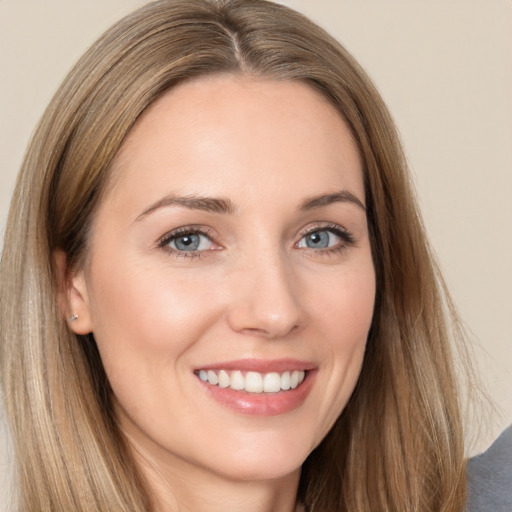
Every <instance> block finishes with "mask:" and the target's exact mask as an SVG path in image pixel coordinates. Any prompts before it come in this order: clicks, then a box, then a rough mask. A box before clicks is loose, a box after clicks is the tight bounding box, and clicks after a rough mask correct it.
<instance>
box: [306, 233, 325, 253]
mask: <svg viewBox="0 0 512 512" xmlns="http://www.w3.org/2000/svg"><path fill="white" fill-rule="evenodd" d="M306 245H307V246H308V247H317V248H318V247H320V248H322V249H324V248H326V247H328V246H329V234H328V233H327V232H326V231H318V232H316V233H311V234H310V235H309V236H308V238H307V241H306Z"/></svg>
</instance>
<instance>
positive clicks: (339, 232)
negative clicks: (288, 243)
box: [158, 223, 356, 258]
mask: <svg viewBox="0 0 512 512" xmlns="http://www.w3.org/2000/svg"><path fill="white" fill-rule="evenodd" d="M211 231H212V230H211V229H209V228H203V227H201V226H183V227H181V228H178V229H175V230H173V231H171V232H170V233H167V234H165V235H164V236H163V237H162V238H160V240H159V241H158V248H160V249H164V250H165V251H166V252H167V253H168V254H169V255H171V256H174V257H176V258H201V257H204V256H206V255H207V254H208V253H209V252H211V251H214V250H215V249H210V250H198V251H180V250H176V249H172V248H171V247H168V244H170V243H171V242H172V241H173V240H176V239H177V238H180V237H183V236H187V235H203V236H205V237H207V238H208V239H209V240H211V242H212V243H213V244H215V240H213V239H212V237H211ZM321 231H328V232H330V233H332V234H334V235H336V236H337V237H339V238H340V239H341V240H342V243H340V244H337V245H336V246H334V247H327V248H324V249H314V248H301V249H303V250H306V251H308V252H310V253H312V254H314V255H318V256H321V255H326V254H337V253H341V252H343V251H344V250H346V249H347V248H348V247H351V246H353V245H355V243H356V239H355V238H354V236H353V234H352V233H351V232H350V231H348V230H347V229H345V228H343V227H341V226H339V225H338V224H332V223H327V224H318V225H315V226H312V227H310V228H308V229H307V230H305V231H303V232H301V233H300V238H299V242H300V240H302V239H303V238H304V237H306V236H308V235H312V234H313V233H317V232H321ZM299 242H296V243H295V244H294V247H297V245H298V243H299Z"/></svg>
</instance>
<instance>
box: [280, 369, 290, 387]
mask: <svg viewBox="0 0 512 512" xmlns="http://www.w3.org/2000/svg"><path fill="white" fill-rule="evenodd" d="M290 379H291V375H290V372H284V373H283V375H281V389H284V390H287V389H290V386H291V384H290Z"/></svg>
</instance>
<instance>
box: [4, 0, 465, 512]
mask: <svg viewBox="0 0 512 512" xmlns="http://www.w3.org/2000/svg"><path fill="white" fill-rule="evenodd" d="M206 74H248V75H255V76H261V77H266V78H268V79H274V80H298V81H301V82H304V83H307V84H309V85H310V86H311V87H313V88H314V89H316V90H318V91H320V92H321V93H322V94H323V95H325V96H326V97H327V98H328V99H329V100H330V101H331V102H332V104H333V105H334V106H335V107H336V108H337V109H338V111H339V112H340V114H341V115H342V116H343V117H344V118H345V120H346V121H347V123H348V125H349V126H350V128H351V130H352V133H353V136H354V138H355V140H356V142H357V145H358V147H359V151H360V153H361V155H362V159H363V162H364V180H365V187H366V204H367V212H368V225H369V229H370V234H371V243H372V251H373V259H374V264H375V270H376V275H377V300H376V306H375V312H374V318H373V324H372V327H371V331H370V335H369V339H368V346H367V352H366V355H365V360H364V364H363V369H362V372H361V376H360V379H359V382H358V384H357V387H356V389H355V391H354V393H353V396H352V397H351V399H350V401H349V403H348V405H347V407H346V409H345V410H344V412H343V413H342V415H341V416H340V418H339V419H338V421H337V423H336V424H335V426H334V427H333V429H332V430H331V432H330V433H329V434H328V435H327V437H326V439H325V440H324V441H323V442H322V443H321V445H320V446H319V447H318V448H317V449H316V450H315V451H314V452H313V453H312V454H311V455H310V456H309V458H308V459H307V460H306V461H305V463H304V466H303V471H302V476H301V481H300V488H299V499H300V500H301V501H302V503H303V504H304V505H305V507H306V510H307V511H309V512H335V511H336V512H339V511H351V512H355V511H360V512H368V511H370V510H371V511H379V510H382V511H384V510H386V511H395V510H407V511H425V512H426V511H441V510H443V511H444V510H446V511H448V510H449V511H451V512H456V511H461V510H463V507H464V498H465V465H464V455H463V441H462V428H461V420H460V415H459V404H458V394H457V391H456V380H455V377H454V371H453V367H452V362H451V361H452V356H451V351H450V346H451V343H450V341H451V338H453V334H455V335H458V323H457V318H456V316H455V314H454V312H453V311H454V310H453V307H452V305H451V302H450V299H449V296H448V294H447V293H446V290H445V288H444V285H443V282H442V279H441V278H440V275H439V272H438V269H437V267H436V265H435V263H434V259H433V257H432V253H431V250H430V248H429V246H428V243H427V240H426V236H425V233H424V229H423V226H422V223H421V218H420V215H419V212H418V208H417V206H416V201H415V199H414V195H413V192H412V187H411V185H410V183H409V177H408V172H407V166H406V163H405V159H404V156H403V153H402V149H401V147H400V143H399V140H398V137H397V133H396V129H395V127H394V124H393V122H392V120H391V118H390V116H389V114H388V111H387V109H386V107H385V105H384V103H383V102H382V100H381V98H380V96H379V94H378V93H377V91H376V90H375V88H374V86H373V85H372V83H371V81H370V80H369V78H368V77H367V76H366V74H365V73H364V71H363V70H362V69H361V68H360V67H359V65H358V64H357V63H356V62H355V60H354V59H353V58H352V57H351V55H350V54H349V53H348V52H347V51H346V50H345V49H344V48H343V47H342V46H341V45H340V44H339V43H337V42H336V41H335V40H333V39H332V38H331V37H330V36H329V35H328V34H326V33H325V32H324V31H323V30H322V29H320V28H319V27H317V26H316V25H315V24H313V23H312V22H311V21H309V20H308V19H306V18H305V17H303V16H302V15H300V14H298V13H296V12H294V11H292V10H290V9H288V8H286V7H283V6H281V5H277V4H274V3H271V2H267V1H265V0H233V1H218V2H215V1H213V0H212V1H209V0H176V1H174V0H161V1H157V2H154V3H151V4H148V5H147V6H145V7H143V8H142V9H139V10H138V11H136V12H135V13H133V14H132V15H130V16H128V17H126V18H125V19H123V20H121V21H120V22H119V23H117V24H116V25H114V26H113V27H112V28H111V29H110V30H108V31H107V32H106V33H105V34H104V35H103V36H102V37H101V38H100V39H99V41H98V42H96V43H95V44H94V45H93V46H92V47H91V48H90V50H89V51H87V53H86V54H85V55H84V56H83V57H82V58H81V59H80V61H79V62H78V64H77V65H76V66H75V68H74V69H73V70H72V71H71V73H70V74H69V76H68V77H67V78H66V80H65V81H64V83H63V85H62V86H61V88H60V89H59V90H58V92H57V93H56V95H55V97H54V98H53V100H52V102H51V103H50V105H49V107H48V109H47V110H46V112H45V114H44V116H43V118H42V120H41V122H40V124H39V127H38V129H37V132H36V133H35V135H34V138H33V140H32V142H31V145H30V147H29V149H28V152H27V154H26V157H25V161H24V163H23V167H22V170H21V173H20V175H19V178H18V182H17V187H16V191H15V194H14V198H13V201H12V206H11V210H10V214H9V220H8V225H7V230H6V234H5V243H4V252H3V256H2V262H1V274H0V287H1V288H0V297H1V299H0V300H1V313H0V314H1V316H0V322H1V329H2V333H1V352H0V354H1V365H2V386H3V397H4V401H5V406H6V411H7V416H8V418H9V422H10V425H11V430H12V434H13V438H14V443H15V450H16V456H17V462H18V465H17V467H18V475H17V476H18V484H19V510H23V511H24V512H32V511H33V512H40V511H41V510H52V511H54V512H58V511H62V512H64V511H66V512H68V511H69V510H80V511H93V510H95V511H96V510H97V511H100V510H101V511H104V510H111V511H116V510H119V511H127V510H130V511H139V512H141V511H150V510H151V509H152V506H151V499H150V497H149V493H148V491H147V485H146V483H145V482H144V480H143V478H142V476H141V474H140V472H139V471H138V469H137V467H136V465H135V463H134V461H133V459H132V457H131V454H130V451H129V449H128V448H127V445H126V442H125V440H124V439H123V436H122V435H121V433H120V432H119V430H118V428H117V426H116V421H115V418H114V417H113V413H112V408H111V407H110V389H109V385H108V381H107V378H106V375H105V373H104V371H103V368H102V365H101V361H100V359H99V356H98V353H97V351H96V349H95V345H94V339H93V337H92V336H75V335H74V334H73V333H72V332H71V331H70V330H69V329H68V328H67V326H66V322H65V319H63V317H62V314H61V312H60V311H59V308H58V307H57V278H56V271H55V266H54V263H53V254H54V251H55V250H56V249H61V250H63V251H64V252H65V253H66V255H67V260H68V263H69V265H70V266H71V267H77V266H79V265H80V264H81V263H82V262H83V259H84V256H85V255H86V254H87V243H88V231H89V229H90V226H91V220H92V218H93V216H94V213H95V211H96V209H97V206H98V204H99V202H100V201H101V199H102V193H103V191H104V189H105V183H106V182H107V180H108V178H109V167H110V163H111V162H112V159H113V158H114V156H115V155H116V153H117V151H118V149H119V147H120V146H121V144H122V142H123V140H124V139H125V137H126V135H127V133H128V132H129V130H130V128H131V127H132V126H133V124H134V123H135V122H136V120H137V118H138V117H139V116H140V115H141V113H142V112H143V111H144V110H145V109H146V108H147V107H148V106H149V105H151V104H152V103H153V102H154V101H155V100H156V99H157V98H159V97H160V96H161V95H162V94H163V93H164V92H165V91H166V90H168V89H169V88H171V87H173V86H174V85H176V84H177V83H180V82H183V81H185V80H193V79H194V78H196V77H200V76H204V75H206Z"/></svg>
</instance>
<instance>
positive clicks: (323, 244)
mask: <svg viewBox="0 0 512 512" xmlns="http://www.w3.org/2000/svg"><path fill="white" fill-rule="evenodd" d="M340 240H341V239H340V237H339V235H337V234H335V233H333V232H332V231H330V230H327V229H321V230H317V231H313V232H311V233H307V234H306V235H304V236H303V237H302V238H301V239H300V241H299V243H298V245H297V247H301V248H303V247H307V248H308V249H328V248H329V247H333V246H335V245H337V244H338V243H339V242H340Z"/></svg>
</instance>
